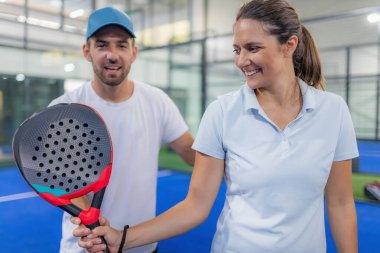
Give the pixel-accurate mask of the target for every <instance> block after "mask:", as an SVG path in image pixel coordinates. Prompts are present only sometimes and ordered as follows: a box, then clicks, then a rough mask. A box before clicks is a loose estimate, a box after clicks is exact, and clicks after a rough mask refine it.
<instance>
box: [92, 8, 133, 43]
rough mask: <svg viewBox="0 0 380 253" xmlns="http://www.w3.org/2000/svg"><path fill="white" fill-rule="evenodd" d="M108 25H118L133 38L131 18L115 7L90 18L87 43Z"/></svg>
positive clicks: (97, 12) (102, 9)
mask: <svg viewBox="0 0 380 253" xmlns="http://www.w3.org/2000/svg"><path fill="white" fill-rule="evenodd" d="M107 25H117V26H120V27H121V28H124V29H125V30H126V31H127V32H128V33H129V34H130V35H131V36H132V37H133V38H136V35H135V34H134V32H133V23H132V20H131V18H130V17H129V16H128V15H127V14H126V13H125V12H123V11H121V10H119V9H117V8H115V7H110V6H109V7H104V8H101V9H98V10H96V11H94V12H93V13H91V15H90V16H89V17H88V24H87V33H86V41H87V40H88V39H89V38H90V37H91V36H92V35H94V33H96V32H97V31H99V30H100V29H101V28H103V27H105V26H107Z"/></svg>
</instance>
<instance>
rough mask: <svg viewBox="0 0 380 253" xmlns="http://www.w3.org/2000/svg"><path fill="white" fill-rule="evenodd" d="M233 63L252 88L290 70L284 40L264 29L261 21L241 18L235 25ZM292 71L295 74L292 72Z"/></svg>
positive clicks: (276, 79)
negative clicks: (282, 41) (281, 40)
mask: <svg viewBox="0 0 380 253" xmlns="http://www.w3.org/2000/svg"><path fill="white" fill-rule="evenodd" d="M233 47H234V53H235V65H236V66H237V67H238V68H239V69H240V70H241V71H242V72H243V75H244V77H245V79H246V81H247V84H248V86H249V87H250V88H252V89H257V88H269V87H270V86H271V85H274V84H276V83H277V82H281V79H282V77H284V76H283V75H284V74H291V72H292V71H293V64H292V53H293V51H292V52H291V53H290V55H289V50H288V49H289V48H288V46H287V43H284V44H283V45H280V43H279V42H278V40H277V37H276V36H274V35H271V34H269V33H268V32H267V31H266V30H264V25H263V24H262V23H261V22H258V21H255V20H252V19H240V20H238V21H237V22H236V23H235V25H234V44H233ZM293 75H294V74H293Z"/></svg>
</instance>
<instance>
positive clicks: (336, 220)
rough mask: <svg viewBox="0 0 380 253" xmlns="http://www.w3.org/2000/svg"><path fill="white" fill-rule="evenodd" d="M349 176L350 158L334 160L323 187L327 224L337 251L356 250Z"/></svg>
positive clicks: (354, 219)
mask: <svg viewBox="0 0 380 253" xmlns="http://www.w3.org/2000/svg"><path fill="white" fill-rule="evenodd" d="M351 176H352V161H351V160H345V161H339V162H334V163H333V165H332V168H331V172H330V176H329V179H328V181H327V185H326V189H325V190H326V205H327V213H328V218H329V224H330V228H331V232H332V234H333V237H334V241H335V245H336V247H337V249H338V252H339V253H348V252H350V253H351V252H353V253H357V252H358V239H357V221H356V211H355V202H354V197H353V192H352V179H351Z"/></svg>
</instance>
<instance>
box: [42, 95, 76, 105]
mask: <svg viewBox="0 0 380 253" xmlns="http://www.w3.org/2000/svg"><path fill="white" fill-rule="evenodd" d="M61 103H71V99H70V98H69V96H68V95H67V94H63V95H62V96H60V97H58V98H56V99H54V100H52V101H51V102H50V104H49V105H48V107H50V106H53V105H57V104H61Z"/></svg>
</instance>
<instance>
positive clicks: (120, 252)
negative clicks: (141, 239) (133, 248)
mask: <svg viewBox="0 0 380 253" xmlns="http://www.w3.org/2000/svg"><path fill="white" fill-rule="evenodd" d="M128 228H129V226H128V225H125V226H124V229H123V236H122V237H121V242H120V247H119V250H118V252H117V253H122V252H123V247H124V243H125V237H126V236H127V230H128Z"/></svg>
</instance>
